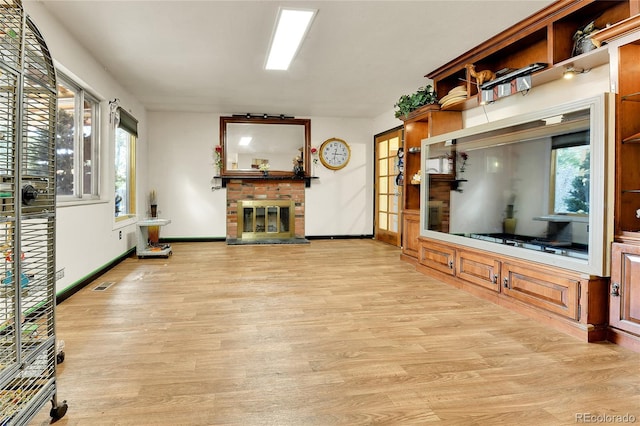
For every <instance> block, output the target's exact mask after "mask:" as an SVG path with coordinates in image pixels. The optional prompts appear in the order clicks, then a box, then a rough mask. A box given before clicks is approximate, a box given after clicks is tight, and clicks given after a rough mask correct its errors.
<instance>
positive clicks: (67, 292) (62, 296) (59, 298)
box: [56, 247, 136, 304]
mask: <svg viewBox="0 0 640 426" xmlns="http://www.w3.org/2000/svg"><path fill="white" fill-rule="evenodd" d="M135 252H136V248H135V247H134V248H132V249H129V250H127V251H126V252H124V253H123V254H121V255H120V256H118V257H116V258H115V259H113V260H112V261H111V262H109V263H107V264H106V265H104V266H102V267H101V268H98V269H96V270H95V271H93V272H92V273H90V274H89V275H87V276H86V277H84V278H82V279H81V280H79V281H76V282H75V283H74V284H72V285H70V286H69V287H67V288H65V289H64V290H62V291H61V292H60V293H57V294H56V304H59V303H62V302H64V301H65V300H67V299H68V298H69V297H71V296H73V295H74V294H75V293H77V292H78V291H80V290H82V289H83V288H84V287H86V286H87V285H88V284H89V283H91V282H93V281H94V280H95V279H96V278H98V277H99V276H101V275H103V274H104V273H106V272H107V271H109V270H110V269H111V268H113V267H114V266H116V265H118V264H119V263H120V262H122V261H123V260H125V259H126V258H128V257H129V256H131V255H132V254H135Z"/></svg>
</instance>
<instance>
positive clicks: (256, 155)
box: [220, 117, 310, 175]
mask: <svg viewBox="0 0 640 426" xmlns="http://www.w3.org/2000/svg"><path fill="white" fill-rule="evenodd" d="M220 130H221V141H220V143H221V146H222V147H223V155H222V166H223V170H222V173H223V175H225V174H226V175H244V174H252V173H261V171H262V170H263V169H267V170H268V171H269V174H275V175H278V174H282V175H286V174H289V175H290V174H292V173H293V172H294V171H299V172H300V171H301V172H302V173H304V172H305V171H306V170H309V162H308V156H309V155H308V153H309V150H310V142H309V139H310V120H308V119H256V118H250V119H247V118H243V117H221V123H220ZM294 167H297V169H295V170H294Z"/></svg>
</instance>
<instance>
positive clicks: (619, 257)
mask: <svg viewBox="0 0 640 426" xmlns="http://www.w3.org/2000/svg"><path fill="white" fill-rule="evenodd" d="M596 37H597V39H598V41H600V42H602V43H607V45H608V46H609V54H610V56H611V60H610V66H611V87H612V89H614V90H615V89H617V92H618V94H617V96H616V126H615V129H616V141H615V151H614V155H613V157H614V162H615V163H614V165H615V167H614V174H615V176H614V178H615V179H614V182H615V183H614V194H615V195H614V197H615V202H614V238H615V241H616V242H615V243H613V244H612V251H611V283H610V286H609V336H608V338H609V340H611V341H613V342H616V343H619V344H622V345H624V346H627V347H631V348H633V349H634V350H638V351H640V167H639V166H638V165H639V164H640V15H638V16H633V17H630V18H629V19H626V20H623V21H621V22H619V23H618V24H617V25H613V26H611V27H610V28H607V29H606V30H603V31H600V32H599V33H598V34H597V35H596Z"/></svg>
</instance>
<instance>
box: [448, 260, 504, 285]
mask: <svg viewBox="0 0 640 426" xmlns="http://www.w3.org/2000/svg"><path fill="white" fill-rule="evenodd" d="M458 277H460V278H462V279H464V280H467V281H469V282H471V283H473V284H476V285H479V286H482V287H485V288H488V289H490V290H494V291H500V262H499V261H498V260H496V259H495V257H493V256H487V255H486V254H481V253H476V252H471V251H467V250H460V251H458Z"/></svg>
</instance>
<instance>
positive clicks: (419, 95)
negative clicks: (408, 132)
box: [394, 84, 438, 118]
mask: <svg viewBox="0 0 640 426" xmlns="http://www.w3.org/2000/svg"><path fill="white" fill-rule="evenodd" d="M437 101H438V98H437V96H436V93H435V92H434V91H433V87H431V85H430V84H428V85H426V86H424V87H420V88H418V90H417V91H416V92H415V93H413V94H411V95H402V96H400V99H398V102H396V103H395V105H394V107H395V108H396V111H395V116H396V118H406V117H407V116H408V115H409V113H410V112H412V111H415V110H417V109H418V108H420V107H422V106H424V105H429V104H435V103H436V102H437Z"/></svg>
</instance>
